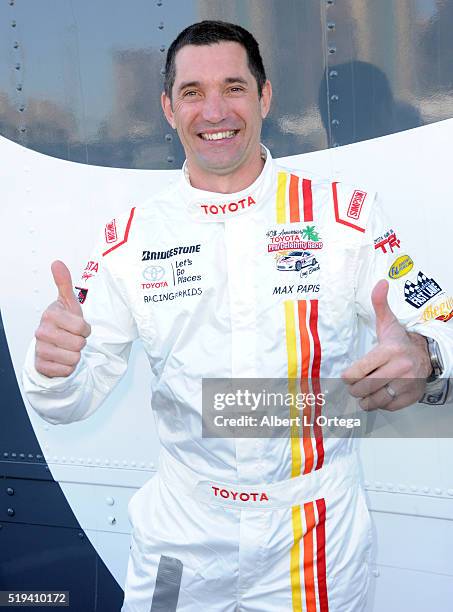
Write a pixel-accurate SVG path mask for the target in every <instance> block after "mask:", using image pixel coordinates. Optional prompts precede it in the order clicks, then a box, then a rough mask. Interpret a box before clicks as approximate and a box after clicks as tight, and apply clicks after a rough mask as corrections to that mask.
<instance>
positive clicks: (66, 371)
mask: <svg viewBox="0 0 453 612" xmlns="http://www.w3.org/2000/svg"><path fill="white" fill-rule="evenodd" d="M35 368H36V370H37V371H38V372H39V373H40V374H43V375H44V376H47V377H48V378H56V377H66V376H70V375H71V374H72V373H73V372H74V370H75V367H74V366H67V365H62V364H61V363H55V362H53V361H44V360H42V359H39V358H36V357H35Z"/></svg>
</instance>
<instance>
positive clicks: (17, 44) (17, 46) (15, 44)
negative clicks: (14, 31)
mask: <svg viewBox="0 0 453 612" xmlns="http://www.w3.org/2000/svg"><path fill="white" fill-rule="evenodd" d="M13 47H14V49H18V48H19V43H18V42H17V40H15V41H14V42H13Z"/></svg>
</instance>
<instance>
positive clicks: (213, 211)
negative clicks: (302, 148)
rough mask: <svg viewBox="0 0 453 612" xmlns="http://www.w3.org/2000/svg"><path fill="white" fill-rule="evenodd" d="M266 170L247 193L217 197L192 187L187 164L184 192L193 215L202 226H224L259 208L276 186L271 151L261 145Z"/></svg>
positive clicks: (182, 172)
mask: <svg viewBox="0 0 453 612" xmlns="http://www.w3.org/2000/svg"><path fill="white" fill-rule="evenodd" d="M261 157H263V159H265V163H264V167H263V169H262V171H261V173H260V175H259V176H258V177H257V178H256V180H255V181H254V182H253V183H252V184H251V185H250V186H249V187H247V188H246V189H243V190H242V191H238V192H236V193H215V192H212V191H204V190H203V189H196V188H195V187H192V185H191V184H190V181H189V173H188V169H187V162H184V165H183V167H182V171H181V191H182V193H183V197H184V199H185V201H186V204H187V210H188V212H189V215H190V216H191V217H192V218H193V219H195V220H197V221H201V222H217V223H218V222H219V221H220V222H221V221H225V220H226V219H232V218H234V217H237V216H239V215H243V214H248V213H250V212H251V211H253V210H255V209H257V208H259V207H260V206H261V205H262V204H263V203H264V201H265V200H266V196H267V194H268V192H269V191H270V190H271V189H272V185H273V183H274V181H273V180H272V179H273V175H274V162H273V159H272V155H271V154H270V151H269V149H267V148H266V147H265V146H264V145H261Z"/></svg>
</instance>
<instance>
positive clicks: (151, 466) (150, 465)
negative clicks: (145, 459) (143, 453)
mask: <svg viewBox="0 0 453 612" xmlns="http://www.w3.org/2000/svg"><path fill="white" fill-rule="evenodd" d="M149 467H150V468H151V469H152V470H154V463H153V462H152V461H150V462H149Z"/></svg>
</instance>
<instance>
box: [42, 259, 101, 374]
mask: <svg viewBox="0 0 453 612" xmlns="http://www.w3.org/2000/svg"><path fill="white" fill-rule="evenodd" d="M51 270H52V274H53V278H54V281H55V284H56V286H57V289H58V297H57V300H56V301H55V302H53V303H52V304H50V306H49V307H48V308H47V309H46V310H45V311H44V313H43V315H42V317H41V322H40V324H39V327H38V329H37V330H36V332H35V336H36V348H35V367H36V369H37V371H38V372H40V373H41V374H44V376H48V377H49V378H54V377H55V376H69V375H70V374H72V372H73V371H74V370H75V368H76V366H77V364H78V363H79V361H80V354H81V351H82V349H83V347H84V346H85V345H86V338H88V336H89V335H90V333H91V327H90V326H89V324H88V323H87V322H86V321H85V320H84V318H83V313H82V308H81V306H80V304H79V301H78V299H77V298H76V296H75V294H74V291H73V288H72V279H71V274H70V272H69V270H68V268H67V267H66V266H65V264H64V263H63V262H62V261H54V262H53V264H52V267H51Z"/></svg>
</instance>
